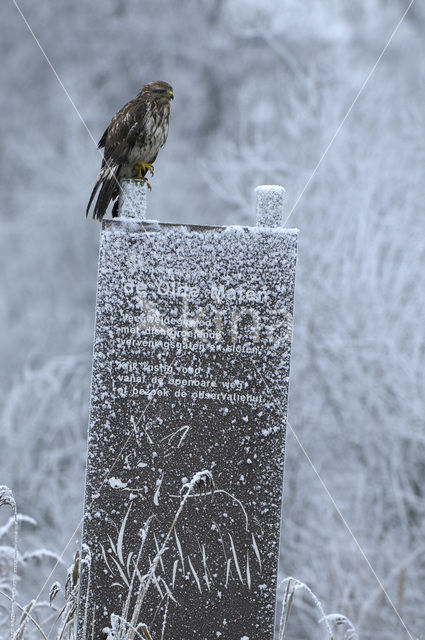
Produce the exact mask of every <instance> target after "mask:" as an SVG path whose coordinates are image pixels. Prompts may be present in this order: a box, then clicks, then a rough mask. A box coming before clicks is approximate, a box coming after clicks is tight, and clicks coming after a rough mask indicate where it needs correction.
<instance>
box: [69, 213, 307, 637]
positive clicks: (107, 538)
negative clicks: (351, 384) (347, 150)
mask: <svg viewBox="0 0 425 640" xmlns="http://www.w3.org/2000/svg"><path fill="white" fill-rule="evenodd" d="M103 225H104V226H103V231H102V237H101V248H100V263H99V282H98V298H97V314H96V334H95V346H94V362H93V379H92V397H91V413H90V432H89V445H88V468H87V487H86V505H85V520H84V534H83V554H82V555H83V560H84V562H83V571H82V576H81V590H80V606H79V631H78V637H79V639H80V640H81V639H82V638H91V637H93V638H95V639H98V638H101V637H102V633H103V632H104V631H103V630H104V629H109V634H110V637H113V638H122V639H124V638H133V637H134V638H136V637H145V638H148V637H151V638H152V639H153V640H156V639H158V640H159V639H160V638H163V639H169V640H171V639H174V638H181V639H183V640H191V639H192V638H193V639H196V640H217V639H220V638H223V639H226V640H227V639H229V640H247V639H249V640H254V639H255V640H259V639H260V638H261V640H265V639H269V640H271V638H272V637H273V628H274V611H275V596H276V580H277V561H278V555H279V553H278V547H279V528H280V509H281V497H282V473H283V462H284V434H285V421H286V406H287V394H288V376H289V359H290V347H291V326H292V308H293V296H294V279H295V260H296V240H297V236H296V233H295V232H292V231H287V230H283V229H279V228H275V229H272V228H246V227H245V228H242V227H218V228H217V227H199V226H198V227H195V226H192V227H187V226H181V225H171V224H156V223H152V222H150V223H149V222H132V221H124V220H118V221H105V222H104V223H103Z"/></svg>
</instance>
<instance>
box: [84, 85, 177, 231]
mask: <svg viewBox="0 0 425 640" xmlns="http://www.w3.org/2000/svg"><path fill="white" fill-rule="evenodd" d="M173 98H174V95H173V89H172V87H171V86H170V85H169V84H168V83H167V82H162V80H157V81H156V82H150V83H149V84H145V86H144V87H142V89H141V91H140V92H139V93H138V94H137V96H136V97H135V98H133V100H130V102H127V104H126V105H124V106H123V107H122V109H120V110H119V111H118V112H117V113H116V114H115V115H114V117H113V118H112V120H111V122H110V124H109V126H108V127H107V129H106V131H105V133H104V134H103V136H102V137H101V139H100V141H99V144H98V148H99V149H102V148H103V149H104V152H103V160H102V166H101V169H100V173H99V175H98V177H97V181H96V184H95V185H94V189H93V191H92V194H91V196H90V200H89V203H88V205H87V211H86V215H88V213H89V210H90V207H91V204H92V202H93V199H94V197H95V195H96V193H97V191H98V190H99V188H100V191H99V195H98V197H97V201H96V204H95V206H94V209H93V218H95V219H96V220H102V218H103V216H104V215H105V213H106V210H107V208H108V205H109V203H110V202H111V201H113V200H116V198H117V197H118V195H119V190H120V187H119V181H120V180H122V179H123V178H133V179H134V180H143V181H144V182H146V183H147V185H148V187H149V189H150V188H151V187H150V184H149V182H148V180H147V178H146V177H145V176H146V174H147V172H148V171H149V172H150V173H151V174H152V175H153V167H152V164H153V163H154V161H155V159H156V157H157V155H158V151H159V149H160V148H161V147H162V146H163V145H164V144H165V141H166V140H167V136H168V119H169V117H170V101H171V100H172V99H173ZM117 215H118V200H116V202H115V204H114V206H113V209H112V216H113V217H116V216H117Z"/></svg>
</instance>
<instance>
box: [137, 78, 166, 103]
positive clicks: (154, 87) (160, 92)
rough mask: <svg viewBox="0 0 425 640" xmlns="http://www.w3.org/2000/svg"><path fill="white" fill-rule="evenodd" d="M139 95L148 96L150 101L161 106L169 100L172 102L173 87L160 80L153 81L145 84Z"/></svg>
mask: <svg viewBox="0 0 425 640" xmlns="http://www.w3.org/2000/svg"><path fill="white" fill-rule="evenodd" d="M141 93H142V94H145V95H146V94H149V95H150V97H151V99H153V100H155V101H156V102H159V103H161V104H168V103H169V102H170V101H171V100H174V93H173V87H172V86H171V85H170V84H168V82H163V81H162V80H155V82H149V84H145V86H144V87H143V88H142V91H141Z"/></svg>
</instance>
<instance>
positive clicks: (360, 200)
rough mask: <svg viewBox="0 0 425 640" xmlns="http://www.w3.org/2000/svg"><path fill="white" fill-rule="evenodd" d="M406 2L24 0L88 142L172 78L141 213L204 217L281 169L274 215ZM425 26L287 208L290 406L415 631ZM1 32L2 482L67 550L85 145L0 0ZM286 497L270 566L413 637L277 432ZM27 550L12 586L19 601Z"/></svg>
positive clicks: (81, 457)
mask: <svg viewBox="0 0 425 640" xmlns="http://www.w3.org/2000/svg"><path fill="white" fill-rule="evenodd" d="M406 6H407V2H406V0H403V1H401V0H357V1H356V2H350V1H349V0H339V1H337V0H327V1H326V2H324V1H322V2H319V1H315V0H311V1H309V2H295V1H293V0H282V1H280V2H278V1H277V0H274V1H273V0H267V1H265V0H262V2H257V1H255V2H254V1H252V0H209V1H206V0H192V1H191V0H183V1H182V2H178V3H176V2H173V1H172V0H156V1H155V2H141V1H140V0H127V1H124V0H102V2H100V1H99V0H96V1H92V2H90V3H78V2H74V1H73V0H62V1H61V2H59V3H58V2H53V1H51V0H48V1H46V0H41V1H40V2H38V3H33V2H30V1H29V0H22V2H21V7H22V10H23V12H24V13H25V14H26V16H27V18H28V20H29V22H30V24H31V26H32V28H33V29H34V32H35V33H36V35H37V37H39V39H40V42H41V44H42V45H43V47H45V49H46V52H47V54H48V55H49V56H50V58H51V60H52V63H53V64H54V66H55V68H56V70H57V72H58V74H59V76H60V77H61V79H62V80H63V82H64V84H65V86H66V88H67V89H68V91H69V93H70V95H71V96H72V98H73V100H74V102H75V104H76V106H77V108H78V109H79V110H80V111H81V114H82V116H83V118H84V119H85V121H86V123H87V125H88V127H89V129H90V130H91V131H92V132H93V135H94V137H95V138H96V140H98V139H99V137H100V136H101V134H102V133H103V130H104V127H105V125H106V124H107V123H108V122H109V119H110V117H111V115H112V113H114V112H115V111H116V110H117V109H118V108H119V107H121V106H122V104H124V102H126V101H127V100H128V99H129V98H131V97H133V95H134V94H135V93H136V92H137V91H138V90H139V88H140V86H141V85H142V84H143V83H145V82H147V81H150V80H154V79H157V78H161V79H164V80H167V81H168V82H171V83H172V84H173V87H174V92H175V98H176V99H175V101H174V103H173V115H172V121H171V127H170V136H169V141H168V143H167V147H166V149H165V151H163V152H162V153H161V154H160V156H159V159H158V161H157V163H156V165H155V166H156V174H155V178H154V181H153V187H154V188H153V191H152V194H151V195H150V201H149V208H150V217H153V218H159V219H160V220H164V221H166V220H179V221H182V222H201V223H210V224H225V223H240V224H247V223H248V224H252V223H253V211H254V206H253V196H252V190H253V188H254V187H255V186H256V185H257V184H261V183H278V184H283V185H284V186H286V188H287V191H288V211H289V209H290V207H291V206H292V205H293V203H294V202H295V201H296V198H297V196H298V195H299V193H300V192H301V190H302V189H303V187H304V185H305V183H306V181H307V180H308V178H309V177H310V175H311V172H312V171H313V169H314V167H315V165H316V163H317V162H318V160H319V158H320V156H321V154H322V153H323V151H324V149H325V148H326V146H327V144H328V143H329V141H330V139H331V138H332V136H333V134H334V132H335V130H336V129H337V127H338V125H339V124H340V122H341V120H342V118H343V117H344V115H345V113H346V111H347V109H348V107H349V106H350V104H351V103H352V101H353V100H354V98H355V96H356V94H357V91H358V89H359V88H360V86H361V84H362V82H363V81H364V79H365V77H366V76H367V74H368V72H369V70H370V69H371V67H372V65H373V64H374V63H375V61H376V59H377V58H378V55H379V54H380V52H381V50H382V48H383V47H384V45H385V43H386V42H387V40H388V38H389V36H390V34H391V31H392V30H393V28H394V26H395V24H396V23H397V21H398V20H399V18H400V17H401V15H402V13H403V11H404V9H405V8H406ZM424 29H425V9H424V4H423V2H421V0H416V2H415V3H414V4H413V6H412V8H411V10H410V12H409V14H408V16H407V17H406V20H405V21H404V22H403V24H402V25H401V27H400V30H399V32H398V33H397V35H396V36H395V38H394V40H393V42H392V43H391V45H390V47H389V49H388V51H387V52H386V54H385V55H384V57H383V59H382V62H381V64H380V65H379V67H378V68H377V70H376V72H375V74H374V76H373V77H372V78H371V80H370V82H369V84H368V85H367V87H366V89H365V91H364V93H363V95H362V96H361V98H360V99H359V101H358V103H357V104H356V105H355V107H354V108H353V111H352V113H351V115H350V116H349V118H348V119H347V121H346V123H345V125H344V127H343V128H342V130H341V132H340V134H339V135H338V137H337V139H336V141H335V143H334V144H333V146H332V148H331V149H330V151H329V153H328V154H327V156H326V158H325V160H324V161H323V163H322V165H321V167H320V168H319V170H318V172H317V174H316V175H315V177H314V179H313V180H312V182H311V184H310V186H309V188H308V189H307V190H306V192H305V194H304V195H303V197H302V199H301V200H300V202H299V204H298V205H297V207H296V209H295V211H294V214H293V215H292V217H291V220H290V223H291V226H297V227H299V228H300V229H301V235H300V247H299V251H300V257H299V263H298V274H297V292H296V311H295V334H294V349H293V361H292V378H291V390H290V407H289V420H290V423H291V425H292V426H293V428H294V430H295V432H296V434H297V435H298V437H299V438H300V440H301V442H302V443H303V445H304V447H305V448H306V450H307V452H308V453H309V455H310V457H311V460H312V462H313V463H314V465H315V467H316V469H317V471H318V472H319V473H320V475H321V476H322V478H323V480H324V481H325V483H326V484H327V486H328V488H329V490H330V492H331V494H332V496H333V497H334V499H335V501H336V503H337V504H338V506H339V508H340V509H341V511H342V513H343V515H344V517H345V518H346V520H347V522H348V523H349V525H350V526H351V528H352V530H353V533H354V534H355V536H356V537H357V539H358V541H359V543H360V545H361V546H362V548H363V550H364V552H365V554H366V555H367V557H368V558H369V560H370V562H371V564H372V566H373V567H374V569H375V570H376V573H377V574H378V576H379V577H380V579H381V580H382V582H383V584H384V585H385V588H386V589H387V591H388V593H389V595H390V596H391V598H392V599H393V601H394V603H395V605H396V606H397V608H398V610H399V613H400V615H401V616H402V617H403V619H404V621H405V623H406V625H407V626H408V627H409V628H410V630H411V633H412V635H413V636H414V637H415V638H416V637H421V638H423V637H425V636H424V633H425V632H424V628H425V607H424V584H425V582H424V581H425V544H424V533H425V501H424V491H425V489H424V486H425V484H424V480H425V462H424V460H425V432H424V413H425V402H424V397H423V396H424V382H425V379H424V378H425V376H424V357H425V323H424V305H423V299H424V285H425V282H424V280H425V278H424V272H425V269H424V267H425V245H424V231H423V229H424V210H423V209H424V205H423V203H424V201H425V180H424V177H423V168H424V161H425V143H424V140H425V110H424V98H425V91H424V82H425V64H424V60H425V56H424V53H425V41H424ZM1 32H2V35H1V42H0V47H1V53H2V66H1V69H0V76H1V79H0V82H1V93H0V101H1V107H2V117H1V120H0V141H1V146H0V160H1V178H2V179H1V187H0V190H1V225H2V233H1V240H0V243H1V244H0V261H1V273H2V276H3V287H2V305H1V325H2V329H3V330H2V332H1V336H0V356H1V360H2V362H3V363H5V366H3V367H2V372H1V378H0V385H1V386H0V388H1V391H0V393H1V401H2V413H1V418H2V426H1V432H0V469H1V474H0V484H7V485H8V486H10V487H11V488H12V489H13V491H14V494H15V497H16V499H17V503H18V507H19V510H20V511H21V513H24V514H27V515H28V516H31V517H33V518H35V519H36V520H37V521H38V528H34V526H32V525H31V523H29V522H27V523H26V522H22V524H21V529H22V532H23V540H22V546H23V547H24V546H25V545H27V547H29V548H33V547H35V546H40V545H44V546H46V547H48V548H49V549H51V550H53V551H57V552H59V551H60V550H61V549H62V547H63V545H64V543H65V542H66V541H67V539H68V537H69V536H70V535H71V533H72V531H73V530H74V528H75V526H76V525H77V523H78V521H79V519H80V517H81V513H82V495H83V480H84V464H85V454H86V442H85V439H86V427H87V415H88V393H89V376H90V360H91V346H92V328H93V321H94V302H95V285H96V268H97V249H98V234H99V226H98V224H95V223H93V222H91V221H90V222H87V221H86V219H85V217H84V211H85V206H86V203H87V199H88V196H89V192H90V189H91V186H92V184H93V181H94V179H95V176H96V172H97V170H98V166H99V162H100V159H99V155H98V152H97V151H96V148H95V145H94V144H93V141H92V140H91V139H90V137H89V136H88V134H87V132H86V130H85V129H84V127H83V125H82V123H81V121H80V120H79V119H78V117H77V115H76V113H75V111H74V110H73V108H72V106H71V105H70V103H69V101H68V100H67V98H66V96H65V94H64V92H63V91H62V89H61V88H60V86H59V85H58V83H57V81H56V79H55V77H54V76H53V74H52V72H51V70H50V69H49V67H48V65H47V63H46V61H45V60H44V59H43V57H42V55H41V53H40V51H39V50H38V49H37V47H36V44H35V43H34V41H33V40H32V38H31V35H30V33H29V32H28V30H27V28H26V26H25V24H24V23H23V21H22V19H21V18H20V16H19V15H18V13H17V10H16V8H15V7H14V6H13V4H12V3H11V2H8V3H6V2H3V3H2V6H1ZM284 508H285V518H284V556H283V559H282V574H283V575H290V574H292V575H295V576H297V578H299V579H300V580H303V581H304V582H306V583H307V584H308V585H309V586H310V587H311V588H312V589H313V591H314V592H315V593H316V594H317V596H318V597H319V598H320V600H321V601H322V602H323V604H324V606H325V608H326V610H327V611H329V612H330V611H337V612H341V613H344V614H346V615H347V616H349V617H350V618H351V620H352V621H353V623H354V624H355V625H356V626H357V630H358V632H359V637H360V638H362V639H364V640H369V639H372V638H373V640H381V639H382V640H384V639H385V640H391V639H392V638H394V639H395V638H407V637H408V635H407V633H406V631H405V630H404V629H403V628H402V627H401V625H400V622H399V621H398V620H397V617H396V615H395V614H394V612H393V610H392V609H391V608H390V606H389V605H388V602H387V601H386V599H385V597H384V596H383V594H382V591H381V590H380V588H379V585H378V583H377V581H376V579H375V578H374V576H373V575H372V573H371V571H370V569H369V567H368V566H367V564H366V562H365V560H364V558H363V557H362V556H361V554H360V552H359V550H358V548H357V547H356V545H355V543H354V542H353V539H352V538H351V537H350V534H349V533H348V531H347V529H346V528H345V526H344V525H343V523H342V521H341V519H340V518H339V516H338V515H337V513H336V511H335V509H334V507H333V505H332V503H331V502H330V500H329V498H328V496H327V495H326V493H325V492H324V490H323V488H322V486H321V485H320V483H319V480H318V478H317V476H316V475H315V473H314V471H313V470H312V468H311V466H310V464H309V462H308V460H307V459H306V457H305V455H304V454H303V452H302V451H301V449H300V447H299V445H298V444H297V442H296V440H295V439H294V437H293V436H292V434H291V431H290V430H289V432H288V443H287V464H286V485H285V507H284ZM0 516H1V514H0ZM74 550H75V543H73V544H71V546H70V549H69V553H68V556H67V559H68V560H69V561H70V560H71V558H72V555H73V552H74ZM40 566H41V567H42V571H43V572H44V576H45V575H47V572H48V569H49V565H48V563H47V564H46V563H44V564H42V565H40ZM40 566H39V565H37V563H36V562H35V563H32V564H31V566H30V567H29V568H28V570H27V572H26V575H25V578H26V579H25V581H24V582H23V583H21V584H20V585H19V590H20V594H21V599H22V601H24V600H25V598H29V597H31V596H32V595H34V594H35V593H36V590H37V586H39V585H40V584H41V583H42V578H43V573H42V572H41V571H40ZM292 616H293V618H292V622H291V629H290V633H289V634H288V635H289V637H290V638H294V639H296V640H305V638H307V637H308V638H313V637H314V638H316V637H317V638H319V637H321V636H320V629H319V628H318V627H317V613H316V611H315V610H314V608H313V606H312V605H311V604H310V602H309V600H308V599H306V600H305V603H303V601H302V599H300V600H298V601H297V604H296V606H295V608H294V612H293V614H292ZM421 634H422V635H421Z"/></svg>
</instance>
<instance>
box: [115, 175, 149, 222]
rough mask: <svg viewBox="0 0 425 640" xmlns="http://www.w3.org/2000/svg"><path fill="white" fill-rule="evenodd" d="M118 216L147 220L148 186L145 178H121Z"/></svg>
mask: <svg viewBox="0 0 425 640" xmlns="http://www.w3.org/2000/svg"><path fill="white" fill-rule="evenodd" d="M120 187H121V192H120V195H119V206H118V216H119V217H120V218H132V219H133V220H134V219H136V220H146V209H147V191H148V190H147V186H146V183H145V182H144V181H143V180H133V179H131V178H130V179H128V180H121V181H120Z"/></svg>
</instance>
